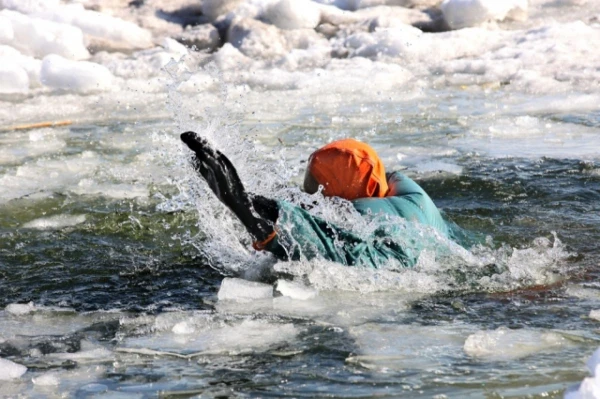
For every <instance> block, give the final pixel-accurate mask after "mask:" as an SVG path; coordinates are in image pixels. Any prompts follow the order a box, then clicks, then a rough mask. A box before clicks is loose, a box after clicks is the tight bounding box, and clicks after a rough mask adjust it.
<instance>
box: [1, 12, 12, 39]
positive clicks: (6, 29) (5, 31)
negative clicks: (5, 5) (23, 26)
mask: <svg viewBox="0 0 600 399" xmlns="http://www.w3.org/2000/svg"><path fill="white" fill-rule="evenodd" d="M14 38H15V32H14V31H13V28H12V23H11V22H10V20H9V19H8V18H6V17H3V16H0V43H9V42H11V41H12V40H13V39H14Z"/></svg>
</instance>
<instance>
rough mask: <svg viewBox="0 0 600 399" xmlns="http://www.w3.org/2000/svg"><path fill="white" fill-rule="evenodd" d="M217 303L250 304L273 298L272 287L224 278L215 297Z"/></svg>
mask: <svg viewBox="0 0 600 399" xmlns="http://www.w3.org/2000/svg"><path fill="white" fill-rule="evenodd" d="M217 297H218V298H219V301H236V302H250V301H253V300H258V299H270V298H272V297H273V287H272V286H271V285H269V284H263V283H257V282H255V281H246V280H242V279H239V278H229V277H226V278H224V279H223V281H222V282H221V288H219V293H218V295H217Z"/></svg>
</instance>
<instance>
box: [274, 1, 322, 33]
mask: <svg viewBox="0 0 600 399" xmlns="http://www.w3.org/2000/svg"><path fill="white" fill-rule="evenodd" d="M265 17H266V19H267V20H268V21H269V22H271V23H272V24H273V25H275V26H277V27H278V28H281V29H314V28H315V27H316V26H317V25H319V22H320V20H321V11H320V10H319V7H318V6H317V5H316V4H315V3H314V2H312V1H309V0H279V1H278V2H277V3H275V4H273V5H272V6H270V7H268V8H267V10H266V13H265Z"/></svg>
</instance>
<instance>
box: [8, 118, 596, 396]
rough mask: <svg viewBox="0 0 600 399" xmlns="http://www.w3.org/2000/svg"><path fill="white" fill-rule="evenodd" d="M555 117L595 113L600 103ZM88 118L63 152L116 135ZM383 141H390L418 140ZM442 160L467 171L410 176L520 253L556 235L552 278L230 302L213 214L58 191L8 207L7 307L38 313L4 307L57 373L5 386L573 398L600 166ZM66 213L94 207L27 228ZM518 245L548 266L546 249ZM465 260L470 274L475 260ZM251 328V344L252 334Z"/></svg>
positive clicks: (86, 391)
mask: <svg viewBox="0 0 600 399" xmlns="http://www.w3.org/2000/svg"><path fill="white" fill-rule="evenodd" d="M552 119H554V120H557V121H561V122H565V123H571V124H581V125H585V126H590V127H598V115H597V114H586V115H568V116H563V115H555V116H552ZM452 123H453V122H452V121H450V122H448V124H447V125H446V127H444V125H443V124H441V125H440V124H439V123H438V124H437V125H436V126H438V127H439V128H438V130H437V131H436V132H433V133H432V134H431V135H430V140H432V141H433V140H434V139H435V135H436V134H437V135H439V137H443V136H447V131H448V129H449V130H453V129H452V128H448V127H447V126H451V125H452ZM78 129H79V130H77V129H75V130H73V131H71V132H70V134H71V137H72V138H71V141H70V142H69V146H68V147H67V149H66V150H64V152H63V153H61V154H58V155H55V157H57V158H59V159H60V158H61V157H66V156H68V155H69V153H70V152H72V153H74V154H76V153H78V152H81V151H85V150H86V149H88V144H87V139H88V138H89V137H90V135H92V136H94V135H96V136H102V135H103V134H107V135H108V134H110V132H108V133H107V132H106V130H107V129H108V130H109V131H110V130H111V129H112V130H113V134H117V133H118V131H119V128H118V127H115V126H112V127H94V126H91V127H89V128H78ZM159 129H160V127H159ZM415 129H417V128H416V127H415ZM303 132H304V133H305V132H306V130H302V129H301V128H292V129H288V130H287V131H286V132H285V133H283V134H282V135H281V137H282V139H283V141H284V142H286V143H289V144H290V145H292V143H293V142H294V141H293V140H294V139H295V138H294V136H296V135H299V136H300V135H301V134H303ZM314 134H315V137H317V138H318V137H323V134H324V133H323V132H319V131H317V132H315V133H314ZM374 141H375V144H376V145H381V146H384V144H383V143H386V142H387V143H389V145H390V147H391V146H392V145H394V143H396V145H398V146H402V145H403V144H404V143H408V142H411V143H413V145H414V142H415V141H418V139H417V138H416V137H412V136H411V135H410V134H407V135H406V136H403V137H401V138H394V137H392V136H383V137H377V138H376V139H374ZM450 142H451V140H450ZM421 145H423V146H425V147H427V146H433V145H434V144H432V142H427V140H424V141H423V140H422V141H421ZM292 146H293V145H292ZM385 148H388V147H387V145H385ZM384 152H385V150H384ZM134 155H135V153H131V152H127V151H117V150H115V151H112V152H111V151H107V152H106V153H104V154H102V157H103V159H104V160H105V161H106V162H108V163H111V162H113V163H117V162H120V163H124V164H127V162H128V161H127V159H129V158H131V157H132V156H134ZM128 157H129V158H128ZM434 158H435V159H436V160H437V161H439V162H445V163H452V164H453V165H457V166H458V167H460V168H461V169H462V173H460V174H453V173H448V172H444V171H442V172H431V171H428V172H420V173H419V170H418V169H419V168H418V167H417V166H409V169H408V170H407V173H408V174H409V175H411V176H413V177H414V178H415V179H416V180H417V181H418V182H419V183H421V184H422V186H423V187H424V188H425V190H426V191H427V192H428V193H430V195H431V196H432V198H433V199H434V201H435V202H436V204H438V206H439V207H440V208H441V209H443V211H444V212H445V214H446V216H447V218H448V219H449V220H451V221H452V222H454V223H456V224H457V225H458V226H460V227H462V228H463V229H464V230H465V231H466V233H465V237H464V238H465V239H466V240H469V242H471V243H485V244H484V246H486V248H489V249H490V250H500V249H501V248H505V249H506V251H505V253H506V254H507V256H509V255H510V254H512V252H513V251H514V250H527V249H530V248H532V246H533V245H534V244H532V243H533V241H534V240H535V239H538V240H539V239H540V238H546V239H547V240H548V243H549V244H547V245H550V247H548V248H551V247H552V245H555V244H556V239H558V240H559V241H560V242H562V244H561V245H562V248H563V252H564V253H568V255H565V256H561V257H560V259H558V260H557V263H556V264H555V265H550V266H546V268H547V269H552V268H555V269H556V270H555V272H556V276H557V278H556V279H554V280H553V282H552V283H550V284H544V285H541V286H540V285H536V284H534V283H532V282H531V281H529V280H527V279H525V280H524V281H522V282H519V281H514V282H513V283H514V284H512V285H507V286H506V289H504V290H486V289H485V288H482V286H481V285H479V284H475V283H473V284H472V285H469V284H464V285H461V286H460V287H459V288H457V289H456V290H455V291H452V290H449V291H448V290H444V291H442V292H438V293H435V294H433V295H422V293H420V294H410V292H409V293H406V292H402V293H398V292H383V293H381V292H379V293H370V294H369V293H366V294H364V293H363V294H361V293H358V292H355V293H344V292H336V291H332V292H322V293H321V294H320V295H319V297H320V298H321V299H320V301H321V304H323V308H318V309H317V308H315V309H309V310H307V309H305V308H302V305H298V304H297V303H296V304H293V306H292V305H290V304H289V303H287V302H280V303H283V305H278V306H281V307H278V306H272V305H268V304H267V305H264V304H262V305H260V306H259V305H257V306H256V307H252V306H250V305H239V306H237V305H236V306H233V307H223V306H222V305H220V304H219V303H218V302H217V301H216V293H217V291H218V288H219V285H220V282H221V280H222V278H223V277H224V274H223V273H222V272H219V271H217V270H216V269H215V268H213V267H212V266H215V265H214V264H212V263H211V262H212V261H211V260H209V259H205V258H203V257H201V256H200V255H199V252H198V250H197V249H196V248H194V247H193V246H192V245H190V244H189V240H188V237H191V236H194V235H195V234H197V233H198V231H199V229H198V223H200V225H201V224H202V221H200V222H199V221H198V220H197V216H196V214H195V213H194V212H193V211H190V210H185V209H183V210H173V211H164V210H160V209H161V208H160V207H157V206H158V205H159V204H161V203H162V199H161V197H160V196H158V197H157V196H152V195H151V196H150V197H149V199H148V200H147V201H135V200H131V199H114V198H113V199H111V198H105V197H102V196H89V195H79V194H74V193H72V192H60V191H58V192H53V193H51V194H50V195H45V196H43V197H40V198H36V197H35V196H34V197H25V198H20V199H14V200H11V201H8V202H5V203H3V204H1V205H0V292H1V293H2V295H1V296H0V308H5V307H7V306H9V305H10V304H15V303H20V304H23V303H28V302H33V304H34V306H35V309H33V310H32V311H31V312H28V313H27V312H26V314H18V312H17V313H15V312H12V313H11V312H9V311H8V308H7V311H4V312H3V313H2V314H1V315H0V318H1V320H0V323H1V324H3V325H4V327H0V338H2V339H1V340H0V357H2V358H6V359H10V360H12V361H14V362H17V363H20V364H23V365H25V366H27V367H28V369H29V371H28V373H29V374H31V376H32V378H34V379H35V378H36V377H39V376H42V375H51V376H54V377H55V378H56V380H57V381H58V385H57V386H56V385H54V386H50V387H45V386H42V385H40V384H37V385H36V384H33V383H32V382H31V379H24V380H21V381H20V382H11V383H8V382H0V387H2V388H3V390H4V392H6V393H5V394H4V395H8V396H15V397H17V396H22V397H55V396H57V395H58V392H66V393H67V395H68V396H74V397H81V398H87V397H109V396H110V397H121V396H122V397H157V396H159V397H165V398H184V397H246V396H248V397H257V396H260V397H281V396H289V397H352V398H361V397H374V396H376V397H399V396H402V397H437V398H442V397H461V398H479V397H489V398H496V397H498V398H499V397H525V396H527V397H561V396H562V392H563V391H564V389H565V388H566V387H568V386H570V385H572V384H575V383H577V382H579V381H581V379H582V378H583V377H584V376H586V374H587V373H586V371H585V369H584V367H583V365H584V360H585V359H586V358H587V357H588V356H589V355H590V353H591V352H592V351H593V350H594V349H595V348H596V347H598V345H599V342H600V335H598V330H597V328H598V323H597V322H596V321H594V320H592V319H589V318H588V317H587V315H588V314H589V312H590V311H591V310H593V309H598V308H600V285H598V283H597V281H598V274H599V272H600V268H599V265H600V249H599V246H598V245H597V243H598V242H599V241H600V165H599V164H598V162H597V160H590V159H572V158H568V157H567V158H548V157H537V158H536V157H533V158H532V157H491V156H486V155H485V154H483V153H478V152H474V151H462V150H459V151H456V152H454V153H451V154H448V155H440V156H437V157H434ZM9 167H10V166H5V168H9ZM151 192H152V193H161V194H163V195H165V196H167V197H169V196H172V195H174V193H176V190H174V189H173V188H172V187H168V186H160V185H156V186H154V187H153V188H152V189H151ZM55 214H63V215H79V214H84V215H86V219H85V221H84V222H83V223H79V224H75V225H72V226H68V227H62V228H50V229H45V230H43V229H42V230H40V229H37V228H26V227H23V225H24V224H25V223H27V222H29V221H31V220H34V219H37V218H41V217H45V216H48V215H55ZM200 230H201V229H200ZM553 232H554V233H553ZM554 234H555V235H554ZM486 240H487V241H486ZM200 242H202V241H201V240H200ZM546 252H547V253H550V249H547V251H546ZM523 259H525V262H532V263H535V256H534V255H532V256H529V257H525V258H523ZM522 266H523V267H527V266H528V265H522ZM479 272H481V271H479ZM497 272H499V271H498V270H495V269H494V268H493V267H492V268H490V269H488V270H487V271H484V272H483V273H484V274H485V273H489V274H490V275H493V274H494V273H497ZM454 273H456V274H461V273H462V274H464V276H462V277H460V276H459V277H460V278H463V279H464V280H465V281H470V279H472V276H469V275H468V271H466V270H455V271H454ZM480 277H481V276H480ZM457 278H458V277H457ZM514 286H517V287H518V288H517V289H516V290H515V289H513V288H514ZM353 297H354V299H353ZM313 305H314V303H313ZM313 305H310V304H309V305H307V306H308V307H311V306H313ZM355 311H356V312H358V313H353V312H355ZM185 320H187V323H188V324H189V325H193V326H194V327H195V329H196V330H195V331H196V332H197V333H198V334H199V335H198V339H197V340H196V341H194V340H191V338H190V335H189V334H188V335H185V334H184V335H185V337H187V338H186V339H187V340H188V341H185V340H183V341H181V340H180V341H181V342H180V341H178V338H177V334H173V333H172V332H171V331H172V329H173V328H174V326H176V325H177V323H179V322H182V321H185ZM505 330H506V331H508V334H511V333H514V334H517V335H514V338H512V339H513V340H517V341H518V340H522V341H519V342H521V343H520V344H516V346H511V345H510V342H511V339H508V340H506V341H502V340H500V341H499V343H498V342H496V343H493V342H492V343H490V342H491V341H490V342H488V343H487V344H486V345H487V346H485V345H484V346H485V347H486V348H488V349H489V351H490V352H491V353H492V354H491V355H489V356H488V355H485V354H483V355H481V354H479V355H478V354H475V355H474V354H473V353H471V352H469V353H466V351H465V350H464V349H463V346H464V345H465V340H466V339H467V338H468V337H470V336H472V335H473V334H476V333H478V332H482V331H484V332H485V331H488V332H494V331H495V332H498V331H500V333H499V334H500V335H501V334H502V331H505ZM173 331H174V330H173ZM261 332H262V333H264V334H267V335H266V336H265V337H264V338H261V337H260V334H261ZM193 334H195V333H192V336H193ZM211 334H212V335H211ZM244 334H248V335H252V337H254V338H252V339H255V341H256V342H255V341H252V342H254V343H253V344H249V345H248V347H246V346H244V342H243V341H244V336H245V335H244ZM519 334H523V335H519ZM544 334H550V335H549V338H548V336H546V335H544ZM492 338H493V337H492ZM492 338H490V339H491V340H492V341H493V339H492ZM546 339H547V340H548V342H549V344H547V345H542V346H539V345H537V344H539V342H540V341H544V340H546ZM201 340H206V341H207V342H205V343H202V342H200V341H201ZM192 341H193V342H194V343H193V344H191V342H192ZM186 342H188V343H186ZM544 342H545V341H544ZM178 345H179V346H178ZM188 345H189V346H188ZM194 345H196V346H195V347H194ZM198 345H199V346H198ZM536 345H537V346H536ZM124 348H125V350H124ZM131 348H133V349H135V350H139V349H140V348H149V349H151V350H152V351H154V352H152V353H150V352H146V353H140V352H139V351H138V352H136V353H131V352H128V351H127V350H128V349H131ZM186 348H190V349H189V351H188V350H186ZM194 348H196V349H194ZM100 349H101V350H100ZM94 350H95V351H96V352H94ZM163 352H167V353H163ZM194 353H196V354H195V355H194ZM478 353H479V352H478ZM65 354H71V355H73V356H69V355H66V356H65ZM76 354H80V356H75V355H76ZM81 354H84V355H85V356H84V355H81ZM96 395H99V396H96ZM102 395H106V396H102ZM111 395H112V396H111ZM436 395H437V396H436ZM444 395H445V396H444Z"/></svg>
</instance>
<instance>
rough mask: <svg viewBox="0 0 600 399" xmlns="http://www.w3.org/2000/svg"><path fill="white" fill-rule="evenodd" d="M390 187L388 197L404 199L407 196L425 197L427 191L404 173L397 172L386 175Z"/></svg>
mask: <svg viewBox="0 0 600 399" xmlns="http://www.w3.org/2000/svg"><path fill="white" fill-rule="evenodd" d="M386 177H387V184H388V187H389V190H388V193H387V195H386V197H402V196H406V195H423V194H425V191H424V190H423V189H422V188H421V186H419V185H418V184H417V182H415V181H414V180H413V179H411V178H410V177H408V176H406V175H405V174H404V173H402V172H399V171H395V172H390V173H387V174H386Z"/></svg>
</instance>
